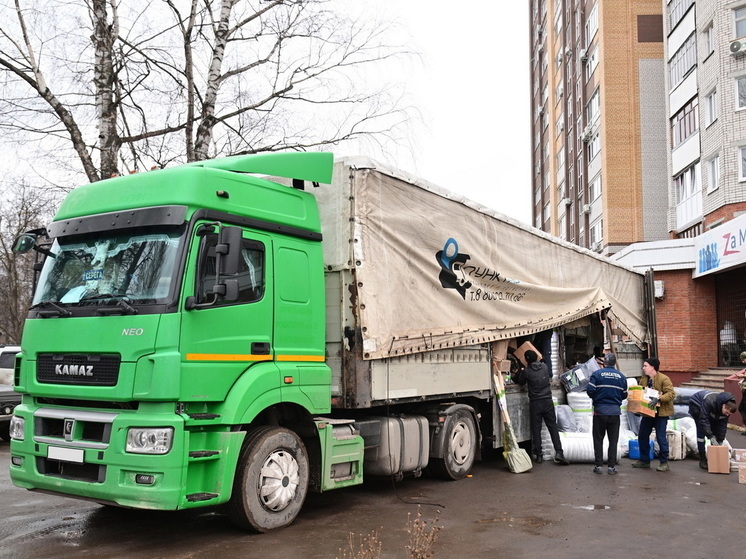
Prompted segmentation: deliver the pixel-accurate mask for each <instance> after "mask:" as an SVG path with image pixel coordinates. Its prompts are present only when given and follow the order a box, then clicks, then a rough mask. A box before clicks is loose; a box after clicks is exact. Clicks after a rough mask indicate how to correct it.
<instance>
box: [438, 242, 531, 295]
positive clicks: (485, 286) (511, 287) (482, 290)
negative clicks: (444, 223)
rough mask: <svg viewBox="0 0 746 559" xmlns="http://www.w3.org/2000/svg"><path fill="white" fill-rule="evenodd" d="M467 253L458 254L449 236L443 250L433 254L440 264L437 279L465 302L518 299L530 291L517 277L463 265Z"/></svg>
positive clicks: (467, 258)
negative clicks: (453, 290)
mask: <svg viewBox="0 0 746 559" xmlns="http://www.w3.org/2000/svg"><path fill="white" fill-rule="evenodd" d="M470 258H471V257H470V256H469V255H468V254H462V253H459V248H458V243H457V242H456V239H454V238H453V237H451V238H449V239H448V240H447V241H446V243H445V245H443V250H439V251H438V252H436V253H435V260H436V262H438V264H440V268H441V269H440V274H439V275H438V279H439V280H440V285H441V286H442V287H444V288H446V289H455V290H456V291H458V292H459V294H460V295H461V298H462V299H464V300H465V301H511V302H513V303H518V302H520V301H521V300H522V299H523V298H524V297H525V296H526V295H527V294H528V292H529V291H530V290H531V287H530V286H529V285H528V284H525V283H523V282H521V281H520V280H516V279H511V278H507V277H505V276H504V275H503V274H501V273H500V272H498V271H496V270H494V269H492V268H490V267H484V266H475V265H473V264H467V262H468V261H469V260H470Z"/></svg>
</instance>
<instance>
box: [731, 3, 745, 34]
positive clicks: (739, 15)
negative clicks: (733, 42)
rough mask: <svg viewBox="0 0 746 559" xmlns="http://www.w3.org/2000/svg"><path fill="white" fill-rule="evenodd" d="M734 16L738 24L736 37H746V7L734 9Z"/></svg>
mask: <svg viewBox="0 0 746 559" xmlns="http://www.w3.org/2000/svg"><path fill="white" fill-rule="evenodd" d="M733 18H734V19H735V24H736V38H738V39H740V38H741V37H746V8H738V9H735V10H733Z"/></svg>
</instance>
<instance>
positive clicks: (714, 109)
mask: <svg viewBox="0 0 746 559" xmlns="http://www.w3.org/2000/svg"><path fill="white" fill-rule="evenodd" d="M717 118H718V98H717V91H713V92H712V93H710V94H709V95H708V96H707V97H705V128H706V127H708V126H709V125H710V124H712V123H713V122H715V121H716V120H717Z"/></svg>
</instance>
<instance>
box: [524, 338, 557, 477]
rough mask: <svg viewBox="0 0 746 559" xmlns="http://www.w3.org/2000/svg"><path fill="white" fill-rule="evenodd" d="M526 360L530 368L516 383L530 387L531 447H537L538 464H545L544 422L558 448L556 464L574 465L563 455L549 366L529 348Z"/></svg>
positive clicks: (555, 446)
mask: <svg viewBox="0 0 746 559" xmlns="http://www.w3.org/2000/svg"><path fill="white" fill-rule="evenodd" d="M524 357H525V359H526V363H527V364H528V366H527V367H526V368H525V369H523V370H522V371H520V372H519V373H518V374H517V375H516V376H515V377H514V380H515V382H516V383H517V384H520V385H524V384H527V385H528V401H529V411H530V415H531V444H532V446H533V452H534V461H535V462H536V463H537V464H541V463H542V462H543V461H544V458H543V457H542V451H541V422H542V420H543V421H544V423H545V424H546V426H547V429H548V430H549V435H550V436H551V437H552V444H553V445H554V452H555V456H554V461H555V462H557V463H558V464H562V465H567V464H569V463H570V462H569V461H568V460H567V459H566V458H565V454H564V452H562V442H561V441H560V437H559V429H557V414H556V412H555V411H554V402H553V401H552V389H551V386H550V381H551V379H552V375H551V373H550V372H549V369H548V368H547V366H546V365H545V364H544V363H542V362H541V361H538V359H539V356H538V355H537V354H536V352H535V351H533V350H531V349H529V350H528V351H527V352H526V353H525V354H524Z"/></svg>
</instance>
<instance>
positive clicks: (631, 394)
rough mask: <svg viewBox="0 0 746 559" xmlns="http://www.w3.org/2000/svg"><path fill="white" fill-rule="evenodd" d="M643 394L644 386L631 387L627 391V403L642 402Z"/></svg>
mask: <svg viewBox="0 0 746 559" xmlns="http://www.w3.org/2000/svg"><path fill="white" fill-rule="evenodd" d="M642 392H643V388H642V386H630V387H629V389H628V390H627V401H638V402H639V401H641V400H642Z"/></svg>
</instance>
